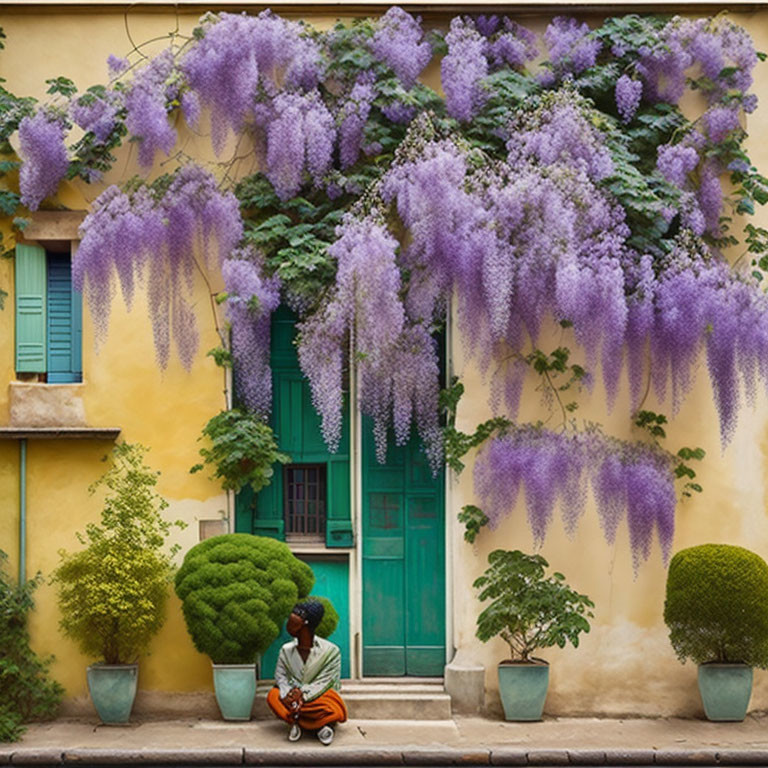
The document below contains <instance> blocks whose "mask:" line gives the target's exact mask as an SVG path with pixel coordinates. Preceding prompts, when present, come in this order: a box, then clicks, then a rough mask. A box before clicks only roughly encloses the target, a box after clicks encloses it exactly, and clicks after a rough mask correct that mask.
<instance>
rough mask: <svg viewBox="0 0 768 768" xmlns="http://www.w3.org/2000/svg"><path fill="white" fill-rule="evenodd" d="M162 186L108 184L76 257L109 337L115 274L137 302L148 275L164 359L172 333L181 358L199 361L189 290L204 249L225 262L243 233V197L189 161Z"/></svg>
mask: <svg viewBox="0 0 768 768" xmlns="http://www.w3.org/2000/svg"><path fill="white" fill-rule="evenodd" d="M164 181H165V182H166V183H164V184H163V185H162V187H160V188H159V189H158V188H150V187H148V186H146V185H144V184H140V185H138V186H136V187H135V188H132V189H128V190H127V191H123V190H121V189H119V188H118V187H116V186H111V187H108V188H107V189H106V190H105V191H104V192H102V193H101V195H99V197H98V198H97V199H96V200H95V202H94V204H93V207H92V210H91V212H90V213H89V214H88V216H87V217H86V218H85V220H84V221H83V224H82V230H81V231H82V238H83V239H82V241H81V242H80V245H79V247H78V249H77V252H76V254H75V256H74V259H73V263H72V276H73V280H74V284H75V286H76V287H77V288H78V290H83V289H84V287H85V286H87V288H88V303H89V306H90V310H91V315H92V317H93V321H94V325H95V327H96V331H97V337H98V338H103V337H104V335H105V334H106V331H107V326H108V322H109V308H110V305H111V301H112V296H113V295H114V287H113V286H114V282H115V278H117V280H118V281H119V283H120V287H121V289H122V293H123V298H124V300H125V302H126V305H127V306H129V307H130V304H131V300H132V298H133V293H134V286H135V283H136V281H137V280H138V279H142V278H146V280H147V292H148V305H149V312H150V319H151V321H152V332H153V336H154V341H155V351H156V354H157V360H158V363H159V364H160V366H161V367H163V368H164V367H165V366H166V365H167V364H168V359H169V356H170V342H171V338H173V340H174V342H175V345H176V351H177V352H178V355H179V359H180V360H181V362H182V363H183V364H184V366H185V367H187V368H189V367H190V366H191V365H192V361H193V359H194V356H195V353H196V351H197V345H198V332H197V323H196V320H195V313H194V310H193V309H192V307H191V305H190V303H189V298H190V295H191V290H192V286H193V279H194V274H195V272H196V271H197V270H198V269H201V268H202V265H201V264H200V262H198V261H197V259H198V257H202V259H203V261H204V262H205V263H206V264H208V265H212V264H213V263H214V261H215V263H216V264H219V265H220V264H221V263H222V262H223V261H224V259H225V258H227V256H228V255H229V254H230V253H231V251H232V250H233V249H234V248H235V246H236V245H237V243H238V242H239V240H240V238H241V237H242V231H243V223H242V219H241V217H240V210H239V205H238V202H237V199H236V198H235V196H234V195H233V194H232V193H229V192H228V193H222V192H220V191H219V189H218V187H217V185H216V181H215V179H214V178H213V176H211V175H210V174H209V173H207V172H206V171H204V170H203V169H202V168H200V167H198V166H195V165H186V166H184V167H182V168H181V169H180V170H179V171H178V173H176V174H175V176H173V177H172V178H171V179H169V180H164Z"/></svg>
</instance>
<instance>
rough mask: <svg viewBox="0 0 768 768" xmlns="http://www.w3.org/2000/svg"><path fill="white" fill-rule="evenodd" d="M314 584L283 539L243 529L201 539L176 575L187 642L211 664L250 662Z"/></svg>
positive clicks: (268, 643)
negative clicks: (189, 639) (188, 635)
mask: <svg viewBox="0 0 768 768" xmlns="http://www.w3.org/2000/svg"><path fill="white" fill-rule="evenodd" d="M314 583H315V575H314V574H313V573H312V569H311V568H310V567H309V566H308V565H307V564H306V563H304V562H302V561H301V560H299V559H298V558H297V557H295V556H294V555H293V553H292V552H291V550H290V548H289V547H288V545H287V544H284V543H283V542H281V541H276V540H275V539H270V538H267V537H264V536H252V535H251V534H248V533H228V534H225V535H223V536H215V537H213V538H210V539H206V540H205V541H201V542H200V543H199V544H197V545H196V546H194V547H192V549H190V550H189V552H187V554H186V556H185V557H184V563H183V564H182V566H181V568H180V569H179V571H178V573H177V574H176V594H177V595H178V596H179V598H180V599H181V600H182V610H183V613H184V619H185V621H186V623H187V629H188V631H189V634H190V636H191V637H192V642H193V643H194V645H195V648H197V650H198V651H200V652H201V653H205V654H207V655H208V656H210V657H211V660H212V661H213V662H214V663H216V664H251V663H253V662H255V660H256V658H257V656H259V655H260V654H262V653H264V651H266V650H267V648H269V646H270V645H271V644H272V642H273V640H274V639H275V638H276V637H277V636H278V635H279V634H280V629H281V627H282V626H283V624H284V623H285V620H286V619H287V618H288V616H289V614H290V612H291V608H293V606H294V605H295V604H296V603H297V602H298V601H299V600H301V599H303V598H305V597H306V596H307V595H308V594H309V592H310V590H311V589H312V586H313V585H314Z"/></svg>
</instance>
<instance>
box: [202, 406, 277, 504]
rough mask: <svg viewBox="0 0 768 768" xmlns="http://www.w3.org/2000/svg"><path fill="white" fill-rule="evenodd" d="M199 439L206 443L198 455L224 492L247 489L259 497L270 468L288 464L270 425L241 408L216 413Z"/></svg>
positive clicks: (269, 479)
mask: <svg viewBox="0 0 768 768" xmlns="http://www.w3.org/2000/svg"><path fill="white" fill-rule="evenodd" d="M200 439H201V440H207V443H208V444H207V445H205V446H204V447H203V448H201V449H200V455H201V456H202V457H203V461H204V462H205V463H206V464H209V465H212V466H214V467H215V468H216V471H215V472H214V474H213V476H214V478H215V479H217V480H219V481H220V482H221V487H222V488H223V489H224V490H225V491H240V490H241V489H242V488H244V487H245V486H246V485H250V486H251V488H253V491H254V493H258V492H259V491H260V490H261V489H262V488H264V487H265V486H266V485H268V484H269V483H270V482H271V480H272V475H273V472H274V470H273V465H274V464H276V463H282V464H285V463H287V462H289V461H290V460H291V458H290V456H288V455H287V454H285V453H282V452H281V451H280V450H278V447H277V441H276V440H275V433H274V432H273V431H272V428H271V427H270V426H269V424H267V423H266V422H265V421H264V420H263V419H262V418H260V417H259V416H257V415H256V414H254V413H251V412H249V411H246V410H244V409H242V408H232V409H231V410H228V411H221V413H217V414H216V415H215V416H214V417H213V418H212V419H211V420H210V421H209V422H208V423H207V424H206V425H205V426H204V427H203V434H202V436H201V437H200ZM200 469H202V466H201V465H200V464H196V465H195V466H194V467H192V469H191V470H190V471H191V472H197V471H198V470H200Z"/></svg>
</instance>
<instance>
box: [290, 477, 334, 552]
mask: <svg viewBox="0 0 768 768" xmlns="http://www.w3.org/2000/svg"><path fill="white" fill-rule="evenodd" d="M283 511H284V516H285V538H286V540H287V541H324V540H325V518H326V465H325V464H286V465H285V466H284V467H283Z"/></svg>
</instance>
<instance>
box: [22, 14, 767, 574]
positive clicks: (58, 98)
mask: <svg viewBox="0 0 768 768" xmlns="http://www.w3.org/2000/svg"><path fill="white" fill-rule="evenodd" d="M542 44H543V50H544V52H545V54H546V61H545V62H544V63H543V64H542V65H540V66H538V67H533V66H532V62H533V61H535V60H536V59H537V57H538V56H539V53H540V50H541V45H542ZM137 54H138V55H137ZM138 56H141V57H142V58H138ZM436 56H439V57H441V61H440V74H441V86H442V91H443V94H444V98H443V97H441V95H440V94H438V93H436V92H435V91H433V90H431V89H430V88H428V87H426V86H425V85H424V84H423V83H421V82H420V81H419V78H420V76H421V75H422V73H423V72H424V70H425V69H426V68H427V67H428V65H429V63H430V61H432V60H433V58H434V57H436ZM761 58H762V59H764V56H762V55H761V54H758V53H756V52H755V50H754V47H753V45H752V42H751V40H750V38H749V35H748V34H747V33H746V31H745V30H743V29H742V28H740V27H738V26H736V25H734V24H733V23H732V22H731V21H729V20H728V19H727V17H725V16H723V15H720V16H717V17H715V18H714V19H695V20H690V19H681V18H678V17H675V18H665V17H659V16H637V15H627V16H621V17H614V18H611V19H608V20H606V21H605V22H604V24H603V25H602V26H601V27H600V28H598V29H590V27H589V26H588V25H587V24H585V23H583V22H580V21H577V20H575V19H572V18H567V17H557V18H555V19H553V20H552V21H551V23H550V24H549V26H548V27H547V29H546V31H545V33H544V35H543V38H542V40H538V39H537V37H536V35H534V34H533V33H532V32H531V31H530V30H528V29H526V28H525V27H523V26H521V25H520V24H519V23H517V22H516V21H515V20H514V19H513V18H511V17H508V16H466V15H465V16H459V17H456V18H454V19H453V20H452V21H451V23H450V26H449V28H448V30H447V31H446V32H445V33H441V32H440V31H438V30H424V29H423V27H422V25H421V21H420V19H418V18H415V17H413V16H412V15H410V14H408V13H406V12H405V11H403V10H402V9H400V8H391V9H390V10H389V11H388V12H387V13H386V14H384V15H383V16H382V17H381V18H379V19H376V20H362V21H358V22H355V23H354V24H351V25H344V24H337V25H336V26H335V27H333V28H332V29H330V30H327V31H323V32H320V31H318V30H315V29H313V28H312V27H310V26H309V25H306V24H303V23H300V22H294V21H289V20H286V19H282V18H280V17H279V16H277V15H276V14H274V13H272V12H270V11H264V12H263V13H261V14H259V15H258V16H248V15H246V14H227V13H222V14H220V15H214V14H208V15H206V16H205V17H203V19H202V20H201V23H200V25H199V27H197V28H196V29H195V30H194V32H193V34H192V35H191V36H190V37H188V38H185V37H183V36H181V35H180V34H178V33H175V34H174V35H172V36H171V45H170V47H169V48H168V49H166V50H165V51H163V52H162V53H160V54H159V55H157V56H154V57H146V56H143V54H142V52H141V51H138V50H135V51H134V52H132V54H131V56H129V57H128V58H127V59H122V58H120V57H117V56H112V57H110V61H109V72H110V81H109V83H108V84H107V85H97V86H93V87H92V88H89V89H88V90H87V91H85V92H83V93H81V94H78V93H77V92H76V88H75V87H74V84H72V83H70V82H69V81H66V79H64V78H58V79H56V80H55V81H51V82H52V86H51V90H50V93H51V94H52V96H53V98H52V100H51V102H50V103H48V104H46V105H42V106H40V107H39V108H37V110H36V111H33V110H32V109H31V108H29V107H28V106H25V108H24V109H25V110H26V111H25V116H23V117H22V118H21V119H18V120H16V121H15V123H13V125H12V128H13V129H14V130H15V129H16V127H18V138H19V142H18V143H19V151H20V154H21V156H22V160H23V164H22V166H21V173H20V193H21V202H22V203H23V204H24V205H26V206H27V207H28V208H29V209H30V210H35V209H37V207H38V206H40V205H41V204H43V203H44V201H45V200H46V199H48V198H50V197H51V196H53V195H54V194H55V192H56V189H57V188H58V185H59V183H60V182H61V181H62V180H63V179H64V178H65V177H67V176H68V177H69V178H75V177H79V178H81V179H82V180H84V181H85V182H88V183H92V182H94V181H97V180H98V179H99V177H100V174H101V173H103V172H104V171H105V170H107V169H108V168H109V167H111V165H112V163H113V162H114V160H115V152H116V151H117V149H118V147H119V146H120V144H121V143H122V142H123V140H124V138H125V137H126V136H128V137H130V138H131V139H132V142H133V144H135V145H137V150H138V161H139V164H140V165H141V166H143V167H145V168H150V167H151V166H153V164H154V163H155V162H156V161H157V158H158V156H162V155H165V156H168V157H169V158H170V160H166V161H165V162H171V161H172V162H173V164H174V168H175V170H172V172H170V173H169V174H167V175H166V176H163V177H160V178H159V179H156V180H154V181H152V182H151V183H149V182H148V181H143V180H141V179H134V180H131V181H130V182H128V183H127V184H126V185H124V186H123V187H122V188H118V187H114V186H112V187H109V188H107V189H106V190H104V191H103V192H102V193H101V194H100V195H99V196H98V197H97V198H96V200H95V201H94V203H93V207H92V211H91V213H90V214H89V216H88V217H87V219H86V221H85V222H84V224H83V229H82V232H83V240H82V243H81V245H80V247H79V249H78V252H77V257H76V259H75V280H76V283H77V284H78V285H80V286H82V285H86V286H87V289H88V297H89V303H90V307H91V312H92V314H93V317H94V322H95V325H96V328H97V331H99V332H100V333H101V334H102V335H103V332H105V331H106V326H107V319H108V316H109V307H110V303H111V301H112V298H113V295H114V293H115V290H114V286H115V285H116V284H118V283H119V285H120V286H121V290H122V293H123V296H124V298H125V300H126V302H128V303H130V301H131V297H132V295H133V293H134V285H135V283H136V281H137V280H142V279H144V280H146V282H147V290H148V296H149V305H150V312H151V319H152V327H153V333H154V337H155V345H156V350H157V356H158V361H159V362H160V364H161V365H165V364H166V363H167V361H168V359H169V355H170V348H171V341H172V340H173V343H174V344H175V347H176V350H177V352H178V355H179V357H180V359H181V361H182V362H183V363H184V364H185V365H186V366H190V365H191V363H192V360H193V358H194V356H195V353H196V349H197V330H196V323H195V316H194V312H193V309H192V307H191V305H190V302H189V297H190V291H191V290H192V287H193V284H194V280H195V279H196V277H195V276H196V275H197V274H199V275H201V276H203V277H204V278H206V279H208V278H207V277H206V275H207V274H209V272H210V271H211V270H214V271H220V272H221V274H222V275H223V278H224V282H225V285H226V293H225V294H224V295H223V297H222V298H223V299H224V300H225V301H226V305H225V308H226V312H227V318H228V321H229V324H230V326H231V352H232V356H233V357H234V361H235V378H236V384H237V390H238V392H239V396H240V398H241V400H242V402H243V403H244V405H246V406H247V407H248V408H249V409H251V410H252V411H254V412H256V413H258V414H260V416H261V417H263V418H267V416H268V414H269V410H270V407H271V398H270V393H271V379H270V372H269V361H268V355H269V318H270V314H271V313H272V312H273V311H274V310H275V309H276V307H277V306H278V304H279V303H280V302H281V301H283V302H286V303H288V304H289V305H290V306H291V307H292V308H294V309H296V310H297V311H298V312H299V315H300V325H299V330H300V336H299V342H298V352H299V361H300V365H301V367H302V370H303V372H304V373H305V375H306V376H307V378H308V380H309V383H310V386H311V390H312V397H313V402H314V405H315V407H316V409H317V411H318V413H319V414H320V416H321V419H322V429H323V434H324V437H325V440H326V442H327V444H328V446H329V448H331V450H334V449H335V448H336V447H337V446H338V444H339V441H340V438H341V428H342V418H341V414H342V407H343V386H344V380H345V370H346V368H347V367H348V366H349V365H350V362H351V363H352V364H353V365H354V367H355V369H356V371H357V374H358V388H357V391H358V404H359V407H360V409H361V411H362V412H363V413H365V414H367V415H368V416H370V417H371V418H372V420H373V425H374V426H373V429H374V434H375V438H376V446H377V455H378V457H379V459H380V460H381V461H384V460H385V458H386V446H387V442H388V436H389V435H390V434H393V435H394V439H395V442H396V443H398V444H402V443H404V442H406V441H407V440H408V439H409V437H410V435H411V430H412V426H413V425H415V427H416V428H417V430H418V433H419V435H420V438H421V440H422V442H423V444H424V446H425V450H426V452H427V454H428V456H429V458H430V462H431V464H432V466H433V468H434V469H435V470H437V468H438V467H439V466H440V464H441V462H442V460H443V453H442V451H443V446H442V436H441V435H442V433H441V427H440V421H439V407H438V400H439V390H440V362H439V355H438V345H437V341H436V337H435V333H436V331H438V330H439V329H440V328H441V327H443V325H444V323H445V318H446V312H447V310H448V307H449V304H450V302H451V301H452V299H453V298H455V301H456V307H457V312H458V323H459V329H460V331H461V336H462V339H463V341H464V344H465V348H466V352H467V354H468V355H470V356H474V357H475V359H476V360H477V361H478V363H479V364H480V366H481V368H482V369H483V370H484V371H485V372H486V373H487V375H488V376H489V378H490V382H491V393H492V395H491V404H492V406H493V408H494V410H495V411H496V413H497V415H498V416H499V417H500V418H504V419H507V420H510V419H514V418H515V417H516V414H517V410H518V405H519V402H520V398H521V395H522V392H523V388H524V386H525V382H526V380H527V376H528V371H529V369H530V365H531V359H532V358H531V355H532V352H531V350H532V349H535V348H536V346H537V341H538V339H539V336H540V334H541V331H542V329H543V328H545V327H546V326H547V325H548V324H549V323H551V322H552V321H555V322H559V323H560V324H561V325H562V326H563V327H564V328H568V329H572V331H569V332H572V334H573V338H574V340H575V341H576V342H577V343H578V345H579V346H580V347H582V348H583V350H584V354H585V366H586V369H587V370H588V371H589V372H590V373H591V372H593V371H597V370H599V371H600V372H601V377H602V385H603V387H604V390H605V393H606V400H607V403H608V406H609V407H611V406H612V405H613V403H614V402H615V400H616V396H617V393H618V391H619V389H620V387H621V382H622V376H623V375H624V374H625V373H626V377H627V382H628V387H629V391H630V394H631V403H632V410H633V412H636V411H637V410H638V409H639V408H641V407H642V403H643V401H644V399H645V397H646V393H647V391H648V389H649V388H653V390H654V391H655V393H656V395H657V396H658V398H659V399H660V400H664V399H668V400H669V401H671V406H672V410H673V412H674V411H676V409H677V408H678V407H679V405H680V404H681V402H682V400H683V399H684V397H685V395H686V394H687V392H688V391H689V389H690V387H691V385H692V383H693V380H694V375H695V368H696V364H697V362H698V360H699V359H700V358H701V356H702V355H703V356H705V358H706V363H707V370H708V372H709V377H710V381H711V384H712V390H713V393H714V399H715V403H716V406H717V410H718V413H719V418H720V432H721V439H722V443H723V446H725V445H726V444H727V442H728V441H729V440H730V439H731V437H732V435H733V432H734V429H735V427H736V424H737V417H738V412H739V409H740V405H741V402H742V397H743V396H746V399H747V400H752V399H754V396H755V393H756V387H757V382H758V381H760V383H761V384H762V385H763V386H765V387H767V388H768V363H766V360H768V303H767V302H768V300H767V299H766V297H765V295H764V293H763V291H762V290H761V286H760V282H761V280H762V277H763V271H764V270H765V269H767V268H768V258H764V257H763V254H765V253H768V232H766V231H765V230H763V229H761V228H759V227H754V226H752V225H748V227H747V230H746V231H747V237H746V239H745V243H744V245H745V247H746V250H745V255H744V256H743V257H742V258H741V259H740V260H739V262H737V263H736V264H735V265H731V264H729V263H728V261H727V260H726V258H725V257H724V255H723V249H724V248H725V247H727V246H732V245H735V244H738V242H739V240H738V237H737V235H738V229H737V228H735V224H734V220H733V217H734V216H735V215H742V214H747V215H748V214H751V213H753V212H754V207H755V204H764V203H766V202H768V181H767V180H766V179H765V178H764V177H763V176H761V175H760V174H759V172H758V171H757V170H756V169H755V168H754V167H753V166H752V163H751V161H750V159H749V157H748V155H747V154H746V152H745V149H744V140H745V138H746V131H745V128H744V125H745V121H746V116H747V115H749V114H750V113H751V112H753V111H754V109H755V108H756V99H755V97H754V95H753V94H751V93H750V92H749V89H750V86H751V83H752V79H753V69H754V67H755V65H756V64H757V63H758V61H759V60H760V59H761ZM689 89H693V90H696V91H698V92H700V93H702V94H703V95H704V97H705V98H704V108H703V110H702V111H701V114H699V115H696V116H695V117H694V118H693V119H690V118H687V117H686V116H684V115H683V113H682V112H681V110H680V109H679V107H678V104H679V102H680V100H681V98H682V96H683V94H684V93H685V92H686V90H689ZM75 129H76V130H77V131H79V132H80V134H79V138H77V140H76V141H75V142H74V143H73V144H70V145H69V146H67V143H66V142H67V140H68V138H69V137H70V131H71V130H75ZM188 129H193V130H195V131H198V132H200V131H204V130H206V129H207V131H208V134H209V135H210V139H211V145H212V148H213V150H214V152H215V153H216V155H217V156H218V157H219V158H221V159H220V160H219V163H218V165H215V166H212V167H213V168H215V169H216V172H215V173H212V172H209V171H208V170H206V169H204V168H202V167H198V166H196V165H194V164H192V163H191V162H190V161H189V159H188V158H186V157H185V156H184V155H183V154H181V153H180V152H178V151H177V147H178V146H179V135H180V132H181V131H184V130H188ZM73 135H74V134H73ZM174 151H176V152H177V154H175V155H174V154H173V153H174ZM244 156H245V157H250V158H251V161H252V163H253V167H254V173H252V174H251V175H250V176H247V177H246V178H237V177H236V176H235V175H234V170H233V169H234V167H235V164H236V163H237V162H240V161H242V159H243V157H244ZM226 158H230V159H229V160H227V159H226ZM222 168H223V169H224V170H223V171H222ZM726 181H728V182H729V184H728V186H727V187H726V186H725V184H724V182H726ZM232 190H234V193H233V191H232ZM750 227H751V228H750ZM581 383H583V384H584V385H586V386H593V384H594V377H593V376H591V375H585V376H584V377H583V381H582V382H581ZM510 424H511V422H510ZM476 467H477V468H476V472H475V487H476V490H477V493H478V496H479V497H480V498H481V499H482V500H483V503H484V504H485V506H486V507H487V509H488V514H489V516H490V520H491V522H492V523H493V524H496V523H498V520H499V517H500V515H502V514H506V513H507V512H508V511H509V510H510V509H512V507H513V506H514V504H515V499H516V497H517V493H518V489H519V488H520V487H524V488H525V495H526V506H527V509H528V515H529V519H530V522H531V527H532V530H533V533H534V537H535V538H536V540H537V542H540V541H541V540H542V539H543V537H544V535H545V533H546V531H547V528H548V525H549V521H550V519H551V516H552V510H553V508H554V505H555V502H556V500H557V498H558V497H560V498H561V499H562V500H563V501H564V502H566V506H565V508H564V515H565V520H566V527H567V528H568V529H569V530H571V529H572V528H573V527H574V526H575V524H576V522H577V521H578V518H579V516H580V514H581V509H582V506H583V501H584V499H585V498H586V491H585V489H586V486H587V485H588V484H589V483H591V485H592V488H593V490H594V493H595V496H596V498H597V501H598V508H599V511H600V515H601V520H602V522H603V526H604V529H605V532H606V537H607V538H608V540H609V541H611V540H613V538H614V537H615V535H616V526H617V525H618V521H619V519H620V517H621V516H622V515H624V514H625V515H626V517H627V520H628V523H629V533H630V543H631V546H632V551H633V556H634V558H635V564H636V565H637V563H639V562H640V561H641V560H643V559H645V558H646V557H647V555H648V552H649V548H650V542H651V538H652V532H653V530H654V528H655V529H656V530H658V533H659V539H660V541H661V545H662V551H663V553H665V556H666V553H668V552H669V547H670V542H671V536H672V531H673V529H674V507H675V492H674V475H675V467H674V462H672V461H670V459H669V455H668V454H666V453H665V452H664V451H660V450H658V446H654V445H652V444H650V443H648V442H647V441H646V442H643V441H640V442H636V443H626V442H621V441H618V440H616V439H615V438H611V437H608V436H606V435H604V434H603V433H602V432H601V431H599V430H594V429H593V430H586V431H584V430H581V431H578V430H574V429H573V428H572V426H571V425H569V424H568V423H566V422H565V421H564V423H563V425H562V428H561V429H560V430H559V431H558V430H546V429H543V428H542V427H541V426H540V425H539V426H530V425H524V424H518V425H513V426H510V427H509V429H507V430H506V431H505V432H504V433H503V434H501V435H497V436H496V437H494V438H493V440H492V441H491V442H489V443H488V444H487V445H486V446H485V447H484V448H482V450H481V453H480V456H479V458H478V462H477V465H476ZM498 478H503V480H499V479H498Z"/></svg>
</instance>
